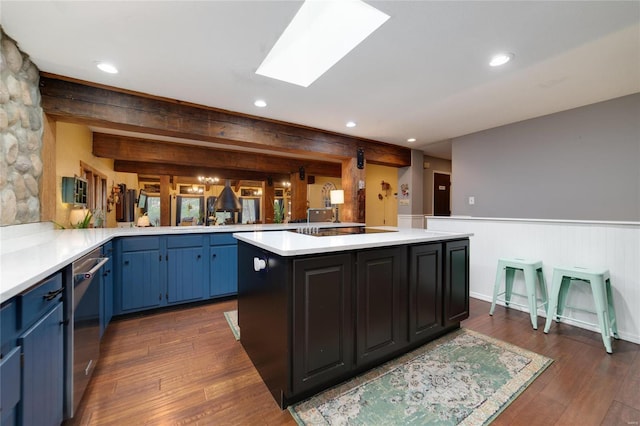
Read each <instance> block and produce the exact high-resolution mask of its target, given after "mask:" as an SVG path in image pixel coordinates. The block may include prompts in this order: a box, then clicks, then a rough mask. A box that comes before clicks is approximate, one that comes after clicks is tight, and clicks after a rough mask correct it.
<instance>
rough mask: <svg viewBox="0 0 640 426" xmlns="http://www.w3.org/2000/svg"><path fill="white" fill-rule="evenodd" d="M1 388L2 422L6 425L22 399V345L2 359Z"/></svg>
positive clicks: (0, 363)
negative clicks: (7, 419)
mask: <svg viewBox="0 0 640 426" xmlns="http://www.w3.org/2000/svg"><path fill="white" fill-rule="evenodd" d="M0 389H2V392H0V411H1V412H2V422H1V423H2V424H3V425H4V424H5V420H6V418H8V417H9V415H10V414H13V412H14V410H13V408H14V407H15V406H16V405H18V402H19V401H20V347H17V348H14V349H13V350H12V351H11V352H9V353H8V354H7V356H5V357H3V358H2V360H1V361H0ZM7 423H10V422H7Z"/></svg>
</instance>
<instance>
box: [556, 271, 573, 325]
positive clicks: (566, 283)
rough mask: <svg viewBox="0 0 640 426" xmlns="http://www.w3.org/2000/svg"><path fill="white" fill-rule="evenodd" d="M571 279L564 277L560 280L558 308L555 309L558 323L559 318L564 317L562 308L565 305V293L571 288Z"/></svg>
mask: <svg viewBox="0 0 640 426" xmlns="http://www.w3.org/2000/svg"><path fill="white" fill-rule="evenodd" d="M571 281H572V278H571V277H567V276H565V275H563V276H562V278H561V279H560V291H558V307H557V308H556V318H555V319H556V322H560V317H561V316H562V315H564V307H565V306H566V304H567V293H569V288H570V287H571Z"/></svg>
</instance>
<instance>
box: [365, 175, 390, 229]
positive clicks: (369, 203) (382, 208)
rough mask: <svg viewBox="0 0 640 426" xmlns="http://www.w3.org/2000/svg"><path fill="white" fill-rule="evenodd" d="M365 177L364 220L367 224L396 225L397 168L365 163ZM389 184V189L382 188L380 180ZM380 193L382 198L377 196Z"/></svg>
mask: <svg viewBox="0 0 640 426" xmlns="http://www.w3.org/2000/svg"><path fill="white" fill-rule="evenodd" d="M365 171H366V178H365V185H366V186H365V188H366V189H365V196H366V205H365V222H366V224H367V226H398V200H397V197H396V196H395V195H394V194H396V193H397V192H398V169H397V168H395V167H386V166H378V165H376V164H367V166H366V169H365ZM382 181H385V182H388V183H390V184H391V190H390V191H388V193H387V192H386V191H383V190H382V185H381V182H382ZM378 195H382V200H380V198H379V197H378Z"/></svg>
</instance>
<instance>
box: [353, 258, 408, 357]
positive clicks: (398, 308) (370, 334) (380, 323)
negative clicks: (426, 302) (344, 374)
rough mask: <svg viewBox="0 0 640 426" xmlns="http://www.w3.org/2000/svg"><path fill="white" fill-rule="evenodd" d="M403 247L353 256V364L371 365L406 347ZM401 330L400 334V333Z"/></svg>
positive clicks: (404, 262) (404, 259)
mask: <svg viewBox="0 0 640 426" xmlns="http://www.w3.org/2000/svg"><path fill="white" fill-rule="evenodd" d="M405 253H406V247H391V248H384V249H376V250H368V251H363V252H359V253H358V254H357V273H356V292H355V293H356V336H357V337H356V356H357V358H356V363H357V364H358V366H362V365H366V364H369V363H374V362H376V361H378V360H380V359H381V358H384V357H386V356H387V355H389V354H391V353H393V352H395V351H397V350H399V349H401V348H402V347H403V346H405V345H406V344H407V332H406V330H407V327H406V316H407V315H406V314H407V308H406V302H405V303H401V301H404V300H406V299H405V297H406V296H405V295H406V289H405V288H403V285H405V287H406V284H405V283H406V256H405ZM402 330H404V332H402Z"/></svg>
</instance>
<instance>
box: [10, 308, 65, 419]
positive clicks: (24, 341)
mask: <svg viewBox="0 0 640 426" xmlns="http://www.w3.org/2000/svg"><path fill="white" fill-rule="evenodd" d="M18 343H19V345H20V346H21V347H22V356H23V364H22V373H21V374H22V395H21V400H22V403H21V404H20V424H22V425H24V426H31V425H34V426H35V425H37V426H48V425H52V426H53V425H56V426H57V425H60V423H62V418H63V396H64V347H63V310H62V304H61V303H58V304H57V305H56V306H55V307H54V308H53V309H51V311H49V312H48V313H46V314H45V315H44V316H43V317H42V318H41V319H40V320H38V321H37V322H36V323H35V324H34V325H33V326H32V327H30V328H29V329H28V330H26V331H25V332H24V333H23V334H22V335H21V336H20V337H19V339H18Z"/></svg>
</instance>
